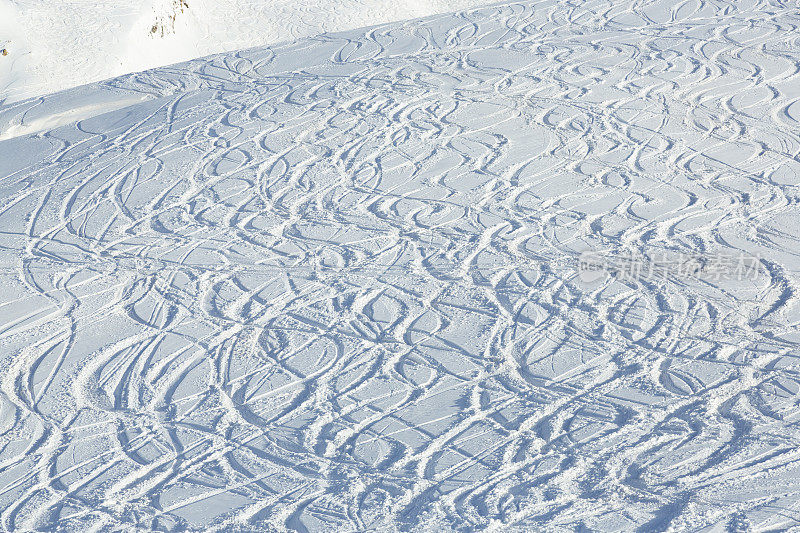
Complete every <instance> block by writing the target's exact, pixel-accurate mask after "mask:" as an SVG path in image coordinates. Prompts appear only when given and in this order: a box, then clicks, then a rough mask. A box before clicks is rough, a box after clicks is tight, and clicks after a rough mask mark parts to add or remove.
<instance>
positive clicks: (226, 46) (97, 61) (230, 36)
mask: <svg viewBox="0 0 800 533" xmlns="http://www.w3.org/2000/svg"><path fill="white" fill-rule="evenodd" d="M490 3H494V0H447V1H445V0H410V1H403V2H396V1H391V0H247V1H242V0H144V1H141V0H137V1H135V2H129V3H120V2H117V1H107V0H56V1H52V0H0V49H4V50H6V55H0V101H2V100H4V99H7V100H20V99H22V98H25V97H31V96H38V95H41V94H47V93H51V92H55V91H58V90H62V89H67V88H69V87H74V86H77V85H83V84H85V83H89V82H94V81H99V80H103V79H107V78H111V77H114V76H119V75H122V74H127V73H129V72H136V71H139V70H145V69H148V68H152V67H158V66H162V65H168V64H170V63H176V62H178V61H186V60H189V59H193V58H196V57H202V56H207V55H209V54H215V53H219V52H225V51H229V50H239V49H243V48H250V47H254V46H261V45H266V44H273V43H278V42H281V41H290V40H295V39H298V38H300V37H309V36H312V35H318V34H321V33H324V32H332V31H341V30H347V29H351V28H359V27H363V26H367V25H370V24H379V23H384V22H390V21H394V20H403V19H409V18H415V17H423V16H427V15H432V14H435V13H443V12H448V11H455V10H457V9H464V8H468V7H474V6H478V5H486V4H490Z"/></svg>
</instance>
